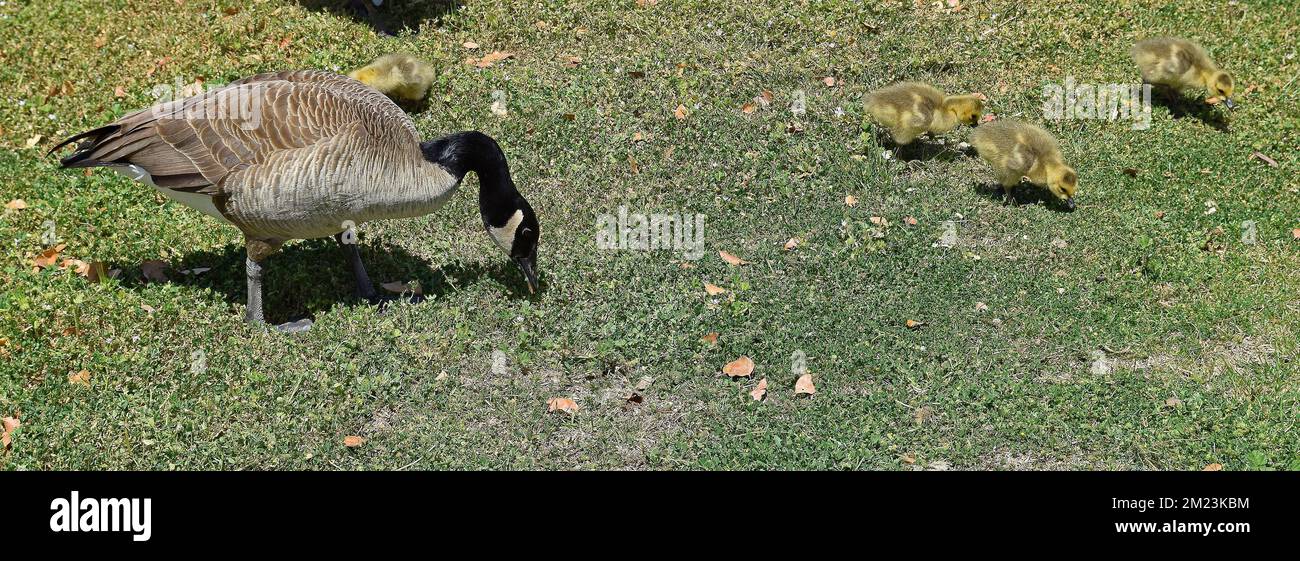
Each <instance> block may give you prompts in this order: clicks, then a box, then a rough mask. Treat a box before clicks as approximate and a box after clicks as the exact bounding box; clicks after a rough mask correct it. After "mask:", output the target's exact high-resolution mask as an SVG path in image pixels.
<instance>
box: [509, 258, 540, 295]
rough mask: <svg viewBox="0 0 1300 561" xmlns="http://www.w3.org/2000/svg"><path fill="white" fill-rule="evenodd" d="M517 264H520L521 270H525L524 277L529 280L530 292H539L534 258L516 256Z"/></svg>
mask: <svg viewBox="0 0 1300 561" xmlns="http://www.w3.org/2000/svg"><path fill="white" fill-rule="evenodd" d="M514 259H515V264H516V265H519V270H521V271H523V272H524V279H526V280H527V281H528V293H529V294H535V293H537V273H536V272H535V271H533V260H532V259H531V258H528V257H516V258H514Z"/></svg>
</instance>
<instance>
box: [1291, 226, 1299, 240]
mask: <svg viewBox="0 0 1300 561" xmlns="http://www.w3.org/2000/svg"><path fill="white" fill-rule="evenodd" d="M1291 237H1292V238H1294V239H1297V240H1300V228H1292V229H1291Z"/></svg>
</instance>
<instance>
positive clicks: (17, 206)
mask: <svg viewBox="0 0 1300 561" xmlns="http://www.w3.org/2000/svg"><path fill="white" fill-rule="evenodd" d="M5 208H7V209H11V210H22V209H25V208H27V201H24V200H22V199H14V200H12V201H9V202H7V203H5Z"/></svg>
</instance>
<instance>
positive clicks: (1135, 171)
mask: <svg viewBox="0 0 1300 561" xmlns="http://www.w3.org/2000/svg"><path fill="white" fill-rule="evenodd" d="M1139 171H1140V170H1139V169H1137V168H1124V175H1127V176H1129V177H1137V176H1138V172H1139Z"/></svg>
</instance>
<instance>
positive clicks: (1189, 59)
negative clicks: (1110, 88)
mask: <svg viewBox="0 0 1300 561" xmlns="http://www.w3.org/2000/svg"><path fill="white" fill-rule="evenodd" d="M1133 61H1134V62H1136V63H1137V65H1138V69H1139V70H1141V71H1142V81H1144V82H1146V83H1148V84H1159V85H1162V86H1168V87H1170V88H1173V89H1175V90H1183V89H1186V88H1200V87H1203V88H1205V90H1206V91H1207V92H1209V94H1210V95H1212V96H1216V97H1221V98H1223V104H1224V105H1227V106H1228V109H1232V108H1233V107H1236V103H1235V102H1233V100H1232V92H1233V81H1232V75H1231V74H1228V73H1227V72H1224V71H1223V70H1220V69H1219V66H1218V65H1216V64H1214V61H1213V60H1210V55H1209V54H1208V53H1206V52H1205V49H1204V48H1201V46H1200V45H1197V44H1196V43H1193V42H1191V41H1188V40H1187V39H1179V38H1176V37H1158V38H1155V39H1147V40H1145V41H1141V42H1139V43H1138V44H1137V45H1134V46H1133Z"/></svg>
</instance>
